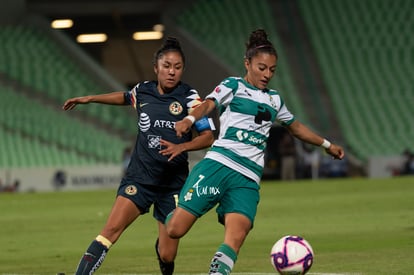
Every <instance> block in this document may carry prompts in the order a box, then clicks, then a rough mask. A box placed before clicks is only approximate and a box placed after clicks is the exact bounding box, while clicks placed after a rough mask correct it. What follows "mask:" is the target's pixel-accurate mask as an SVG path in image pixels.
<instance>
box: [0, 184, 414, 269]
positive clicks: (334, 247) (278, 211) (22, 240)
mask: <svg viewBox="0 0 414 275" xmlns="http://www.w3.org/2000/svg"><path fill="white" fill-rule="evenodd" d="M114 197H115V191H114V190H110V191H89V192H62V193H37V194H36V193H35V194H30V193H24V194H0V209H1V214H0V274H5V273H13V274H56V273H57V272H65V273H66V274H73V273H74V270H75V268H76V265H77V263H78V261H79V259H80V257H81V255H82V254H83V252H84V250H85V249H86V247H87V246H88V245H89V243H90V241H91V240H92V239H93V238H94V237H95V236H96V235H97V234H98V233H99V231H100V229H101V228H102V226H103V224H104V222H105V220H106V217H107V215H108V213H109V211H110V208H111V206H112V203H113V200H114ZM287 234H297V235H301V236H303V237H305V238H306V239H307V240H308V241H309V242H310V243H311V245H312V247H313V249H314V252H315V262H314V266H313V267H312V269H311V273H348V274H349V273H353V274H356V273H357V274H376V275H378V274H387V275H389V274H413V270H414V178H412V177H411V178H410V177H401V178H393V179H381V180H373V179H346V180H320V181H297V182H294V183H287V182H263V183H262V188H261V202H260V205H259V210H258V215H257V217H256V222H255V226H254V229H253V231H252V232H251V233H250V234H249V236H248V238H247V240H246V242H245V244H244V246H243V247H242V250H241V253H240V255H239V259H238V262H237V263H236V266H235V269H234V272H235V273H242V272H243V273H249V272H250V273H255V272H261V273H274V271H273V269H272V267H271V265H270V261H269V256H268V255H269V250H270V248H271V246H272V245H273V243H274V242H275V241H276V240H277V239H279V238H280V237H282V236H283V235H287ZM156 235H157V231H156V222H155V220H154V219H153V218H152V214H147V215H144V216H142V217H140V218H139V219H138V220H137V221H136V222H135V223H134V224H133V225H132V226H131V227H130V228H128V230H127V231H126V232H125V233H124V234H123V235H122V237H121V239H120V240H119V241H118V243H117V244H116V245H115V246H113V248H112V249H111V251H110V253H109V254H108V257H107V258H106V260H105V262H104V264H103V266H102V267H101V268H100V270H99V271H98V272H97V274H144V273H145V274H159V271H158V263H157V261H156V257H155V252H154V249H153V246H154V242H155V239H156ZM222 239H223V228H222V226H221V225H219V224H218V223H217V221H216V215H215V212H214V211H211V212H210V213H208V214H207V215H206V216H204V217H203V218H201V219H200V220H199V221H198V222H197V223H196V225H195V226H194V227H193V229H192V230H191V231H190V232H189V233H188V234H187V235H186V236H185V237H184V238H183V239H182V241H181V245H180V250H179V255H178V257H177V260H176V272H177V273H193V274H195V273H206V271H207V270H208V265H209V263H210V259H211V257H212V255H213V254H214V252H215V250H216V248H217V247H218V245H219V244H220V243H221V242H222Z"/></svg>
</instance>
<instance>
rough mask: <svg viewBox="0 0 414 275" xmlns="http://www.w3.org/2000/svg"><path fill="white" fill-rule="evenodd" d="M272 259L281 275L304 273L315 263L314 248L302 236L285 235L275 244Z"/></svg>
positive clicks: (271, 254)
mask: <svg viewBox="0 0 414 275" xmlns="http://www.w3.org/2000/svg"><path fill="white" fill-rule="evenodd" d="M270 261H271V263H272V265H273V267H274V268H275V269H276V270H277V271H278V272H279V274H281V275H302V274H305V273H306V272H308V271H309V269H310V268H311V266H312V264H313V250H312V247H311V246H310V244H309V243H308V242H307V241H306V240H305V239H304V238H302V237H299V236H284V237H282V238H281V239H280V240H278V241H277V242H276V243H275V244H274V245H273V247H272V250H271V252H270Z"/></svg>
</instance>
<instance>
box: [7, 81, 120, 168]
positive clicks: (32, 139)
mask: <svg viewBox="0 0 414 275" xmlns="http://www.w3.org/2000/svg"><path fill="white" fill-rule="evenodd" d="M0 96H1V97H2V98H3V99H5V100H1V101H0V109H1V110H2V113H3V115H2V116H1V118H0V130H1V135H2V137H1V140H2V142H1V144H2V146H3V147H2V148H1V152H2V154H1V155H2V158H1V160H0V167H8V166H10V167H31V166H50V165H52V166H53V165H82V164H97V163H118V162H119V161H120V155H121V150H122V149H123V148H124V147H125V146H126V145H127V144H126V143H125V142H124V141H123V140H122V139H121V138H120V137H117V136H111V135H109V134H108V133H106V132H105V131H103V130H98V129H95V128H93V127H91V126H90V125H89V124H84V123H82V122H81V121H78V120H77V119H75V118H72V117H70V116H68V115H67V114H65V113H64V112H62V111H60V110H58V109H56V108H54V107H52V106H47V105H44V104H41V103H39V102H37V101H36V100H34V99H32V98H29V97H27V96H26V95H25V94H22V93H19V92H18V91H15V90H13V88H12V87H6V86H3V85H0Z"/></svg>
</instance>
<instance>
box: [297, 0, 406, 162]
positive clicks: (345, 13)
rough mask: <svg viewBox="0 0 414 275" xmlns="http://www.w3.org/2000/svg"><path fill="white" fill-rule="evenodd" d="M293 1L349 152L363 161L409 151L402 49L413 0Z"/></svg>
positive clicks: (403, 53)
mask: <svg viewBox="0 0 414 275" xmlns="http://www.w3.org/2000/svg"><path fill="white" fill-rule="evenodd" d="M298 3H299V7H300V10H301V13H302V15H303V17H304V19H305V22H306V25H307V28H308V30H309V32H310V37H311V39H312V43H313V46H314V48H315V50H316V52H317V57H318V59H319V62H320V65H321V68H322V72H323V77H324V81H325V82H326V84H327V87H328V91H329V93H330V96H331V98H332V101H333V104H334V108H335V109H336V110H337V115H338V117H339V122H340V127H341V128H342V132H343V133H344V134H345V138H346V142H347V143H348V145H349V147H350V148H351V150H352V152H353V153H354V154H356V155H357V156H359V157H360V158H361V159H363V160H366V159H368V158H369V157H370V156H389V155H399V154H401V152H402V151H403V150H404V149H405V148H412V144H413V143H412V141H413V140H414V133H413V131H412V130H410V129H412V127H410V126H409V124H410V123H411V119H412V114H413V111H412V103H413V99H414V98H413V96H412V92H411V94H410V93H409V92H408V91H410V89H412V76H411V71H412V70H413V68H412V66H413V63H412V62H407V61H408V59H409V56H410V55H408V54H409V53H408V52H407V51H406V50H407V49H409V48H412V47H414V41H413V39H412V35H411V32H412V31H411V28H409V27H408V26H413V24H414V17H412V16H411V11H412V9H413V8H414V2H412V1H404V0H396V1H387V0H366V1H358V0H349V1H337V0H334V1H331V0H321V1H317V2H315V1H306V0H299V1H298ZM409 87H411V88H409Z"/></svg>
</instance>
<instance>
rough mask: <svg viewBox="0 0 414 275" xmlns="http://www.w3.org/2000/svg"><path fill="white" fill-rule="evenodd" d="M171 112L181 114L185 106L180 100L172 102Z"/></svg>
mask: <svg viewBox="0 0 414 275" xmlns="http://www.w3.org/2000/svg"><path fill="white" fill-rule="evenodd" d="M169 109H170V113H171V114H173V115H179V114H181V113H182V112H183V106H181V104H180V102H178V101H174V102H173V103H171V104H170V107H169Z"/></svg>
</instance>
